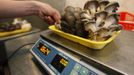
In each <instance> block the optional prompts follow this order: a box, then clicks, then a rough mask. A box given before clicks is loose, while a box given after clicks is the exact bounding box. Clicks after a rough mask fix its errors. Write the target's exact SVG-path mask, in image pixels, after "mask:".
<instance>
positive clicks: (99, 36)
mask: <svg viewBox="0 0 134 75" xmlns="http://www.w3.org/2000/svg"><path fill="white" fill-rule="evenodd" d="M108 32H109V29H107V28H101V29H99V30H98V31H97V35H96V39H97V41H105V40H106V39H108V38H109V37H110V36H109V37H108V35H107V34H108ZM106 36H107V37H106Z"/></svg>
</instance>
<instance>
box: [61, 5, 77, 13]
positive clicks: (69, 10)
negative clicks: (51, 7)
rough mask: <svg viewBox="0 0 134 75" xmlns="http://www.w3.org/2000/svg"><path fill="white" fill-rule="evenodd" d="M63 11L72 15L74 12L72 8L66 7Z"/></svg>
mask: <svg viewBox="0 0 134 75" xmlns="http://www.w3.org/2000/svg"><path fill="white" fill-rule="evenodd" d="M64 11H65V12H71V13H73V12H74V11H75V8H74V7H72V6H67V7H66V8H65V10H64Z"/></svg>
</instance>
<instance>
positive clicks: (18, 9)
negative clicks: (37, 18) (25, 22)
mask: <svg viewBox="0 0 134 75" xmlns="http://www.w3.org/2000/svg"><path fill="white" fill-rule="evenodd" d="M36 14H38V8H37V7H36V4H35V3H34V1H12V0H3V1H0V18H9V17H20V16H28V15H36Z"/></svg>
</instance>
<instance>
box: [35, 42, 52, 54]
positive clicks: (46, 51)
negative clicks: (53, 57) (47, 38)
mask: <svg viewBox="0 0 134 75" xmlns="http://www.w3.org/2000/svg"><path fill="white" fill-rule="evenodd" d="M37 48H38V49H39V50H40V51H41V52H42V53H43V54H44V55H48V54H49V53H50V49H49V48H48V47H46V46H45V45H44V44H42V43H39V45H38V47H37Z"/></svg>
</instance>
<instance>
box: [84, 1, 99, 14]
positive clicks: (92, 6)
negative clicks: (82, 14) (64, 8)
mask: <svg viewBox="0 0 134 75" xmlns="http://www.w3.org/2000/svg"><path fill="white" fill-rule="evenodd" d="M98 6H99V2H98V1H97V0H90V1H88V2H86V4H85V5H84V9H86V10H89V11H90V12H91V14H94V13H95V12H96V11H97V8H98Z"/></svg>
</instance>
